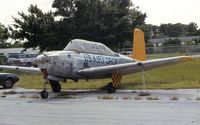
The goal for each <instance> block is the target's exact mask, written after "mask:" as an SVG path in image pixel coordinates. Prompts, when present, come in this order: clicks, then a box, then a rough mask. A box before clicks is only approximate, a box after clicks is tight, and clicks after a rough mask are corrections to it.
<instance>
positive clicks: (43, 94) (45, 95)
mask: <svg viewBox="0 0 200 125" xmlns="http://www.w3.org/2000/svg"><path fill="white" fill-rule="evenodd" d="M40 94H41V98H42V99H47V98H48V96H49V93H48V92H47V91H46V90H43V91H42V92H41V93H40Z"/></svg>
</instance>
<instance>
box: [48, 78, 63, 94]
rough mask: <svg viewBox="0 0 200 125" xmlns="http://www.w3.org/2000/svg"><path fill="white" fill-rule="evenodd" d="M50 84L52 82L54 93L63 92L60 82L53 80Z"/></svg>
mask: <svg viewBox="0 0 200 125" xmlns="http://www.w3.org/2000/svg"><path fill="white" fill-rule="evenodd" d="M50 84H51V88H52V91H53V92H54V93H60V92H61V85H60V84H59V82H57V81H52V80H51V81H50Z"/></svg>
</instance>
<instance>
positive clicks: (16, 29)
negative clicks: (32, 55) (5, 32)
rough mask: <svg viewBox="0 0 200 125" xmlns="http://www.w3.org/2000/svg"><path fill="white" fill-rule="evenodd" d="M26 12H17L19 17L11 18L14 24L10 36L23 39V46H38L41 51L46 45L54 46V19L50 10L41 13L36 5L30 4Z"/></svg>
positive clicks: (17, 39) (52, 47) (51, 47)
mask: <svg viewBox="0 0 200 125" xmlns="http://www.w3.org/2000/svg"><path fill="white" fill-rule="evenodd" d="M28 12H29V13H28V14H25V13H23V12H18V14H19V16H20V18H19V19H18V18H13V19H14V22H15V23H14V24H13V25H12V26H13V28H10V29H11V31H12V38H14V39H15V40H16V41H21V40H23V41H25V42H24V44H23V46H24V48H36V47H39V48H40V51H41V52H42V51H43V50H45V49H46V48H47V47H48V48H49V49H54V47H56V46H55V45H56V37H55V34H54V30H55V21H54V17H53V13H52V12H47V13H43V12H42V10H41V9H39V8H38V7H37V5H35V6H34V5H30V7H29V8H28Z"/></svg>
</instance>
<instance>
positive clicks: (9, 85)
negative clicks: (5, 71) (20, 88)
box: [3, 78, 15, 89]
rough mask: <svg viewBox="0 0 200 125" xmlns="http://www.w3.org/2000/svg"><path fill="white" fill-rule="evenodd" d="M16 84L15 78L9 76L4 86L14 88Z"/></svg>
mask: <svg viewBox="0 0 200 125" xmlns="http://www.w3.org/2000/svg"><path fill="white" fill-rule="evenodd" d="M14 84H15V82H14V80H13V79H12V78H7V79H6V80H5V82H4V83H3V88H5V89H9V88H12V87H13V85H14Z"/></svg>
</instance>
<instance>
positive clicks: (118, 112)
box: [0, 88, 200, 125]
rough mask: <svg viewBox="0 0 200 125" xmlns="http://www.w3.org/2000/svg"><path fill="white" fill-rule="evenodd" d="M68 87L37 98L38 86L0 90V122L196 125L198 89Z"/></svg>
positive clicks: (199, 117) (199, 103)
mask: <svg viewBox="0 0 200 125" xmlns="http://www.w3.org/2000/svg"><path fill="white" fill-rule="evenodd" d="M139 92H140V91H132V90H121V91H117V93H115V94H107V93H106V92H101V91H86V90H84V91H82V90H77V91H74V90H71V91H70V90H68V91H64V92H63V93H62V94H53V93H50V98H49V99H46V100H43V99H40V98H39V94H38V93H39V91H38V90H30V89H21V88H17V89H13V90H0V125H199V124H200V101H199V100H198V97H200V90H199V89H190V90H151V91H149V93H150V94H151V95H150V96H138V93H139Z"/></svg>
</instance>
